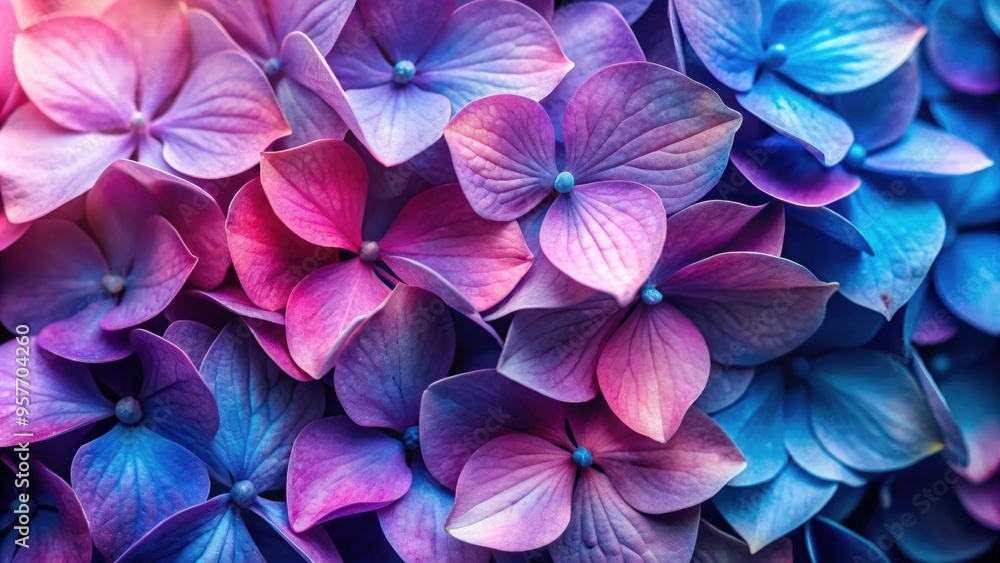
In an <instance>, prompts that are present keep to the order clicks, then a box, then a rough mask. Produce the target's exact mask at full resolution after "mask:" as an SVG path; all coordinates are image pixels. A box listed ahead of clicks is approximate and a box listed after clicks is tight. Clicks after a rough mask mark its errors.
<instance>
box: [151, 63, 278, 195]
mask: <svg viewBox="0 0 1000 563" xmlns="http://www.w3.org/2000/svg"><path fill="white" fill-rule="evenodd" d="M150 131H151V132H153V133H154V134H155V135H156V136H157V137H159V138H160V139H161V140H162V141H163V158H164V160H166V161H167V163H169V164H170V166H172V167H173V168H175V169H177V170H179V171H181V172H183V173H184V174H188V175H191V176H195V177H198V178H222V177H225V176H232V175H234V174H237V173H239V172H242V171H244V170H246V169H248V168H250V167H251V166H254V165H255V164H257V162H258V160H259V159H260V151H262V150H264V149H266V148H267V146H268V145H269V144H271V142H273V141H274V140H275V139H277V138H279V137H284V136H285V135H287V134H288V133H290V132H291V130H290V129H289V127H288V122H287V121H285V118H284V116H282V114H281V108H280V107H279V106H278V100H277V99H276V98H275V97H274V93H273V92H272V91H271V86H270V84H268V82H267V78H266V77H265V76H264V73H263V72H261V70H260V69H259V68H257V65H255V64H254V63H253V61H251V60H250V59H249V58H247V57H246V56H244V55H242V54H240V53H237V52H233V51H223V52H219V53H215V54H213V55H210V56H208V57H206V58H205V60H203V61H201V62H200V63H199V64H198V66H196V67H195V68H194V69H193V70H192V71H191V74H190V75H189V76H188V79H187V81H186V82H185V83H184V86H183V87H182V88H181V91H180V92H179V93H178V94H177V97H176V98H175V99H174V101H173V103H172V104H171V106H170V108H169V109H168V110H167V111H166V113H164V114H163V115H161V116H159V117H157V118H156V119H155V120H153V122H152V124H151V126H150Z"/></svg>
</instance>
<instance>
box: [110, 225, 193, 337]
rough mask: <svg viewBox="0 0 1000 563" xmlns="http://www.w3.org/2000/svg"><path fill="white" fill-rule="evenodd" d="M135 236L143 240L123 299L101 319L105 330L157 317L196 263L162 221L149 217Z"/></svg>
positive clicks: (124, 327) (177, 237)
mask: <svg viewBox="0 0 1000 563" xmlns="http://www.w3.org/2000/svg"><path fill="white" fill-rule="evenodd" d="M138 232H141V233H143V235H144V236H143V239H142V242H141V246H140V247H139V248H138V249H136V250H137V254H136V255H135V256H134V257H133V260H134V261H133V263H132V269H131V271H130V272H129V274H128V276H126V282H125V286H126V287H125V292H124V297H123V298H122V300H121V301H120V302H119V303H118V305H117V306H116V307H115V308H114V309H112V310H111V311H110V312H109V313H108V314H107V315H105V317H104V318H103V319H101V328H103V329H105V330H122V329H126V328H130V327H133V326H136V325H138V324H140V323H143V322H145V321H148V320H149V319H151V318H153V317H155V316H156V315H158V314H160V313H161V312H162V311H163V310H164V309H165V308H166V307H167V305H169V304H170V302H171V301H172V300H173V298H174V296H176V295H177V292H179V291H180V290H181V286H183V285H184V282H185V281H187V278H188V275H189V274H190V273H191V271H192V270H193V269H194V266H195V263H197V261H198V259H197V258H195V257H194V256H192V255H191V252H190V251H189V250H188V249H187V247H186V246H184V241H182V240H181V237H180V235H179V234H177V231H176V230H174V228H173V227H172V226H171V225H170V223H169V222H168V221H167V220H166V219H164V218H163V217H160V216H153V217H150V218H149V219H148V220H147V221H146V223H145V225H143V227H142V230H141V231H138Z"/></svg>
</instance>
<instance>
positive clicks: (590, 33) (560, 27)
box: [542, 2, 646, 140]
mask: <svg viewBox="0 0 1000 563" xmlns="http://www.w3.org/2000/svg"><path fill="white" fill-rule="evenodd" d="M552 31H554V32H555V34H556V37H557V38H558V39H559V46H560V47H562V49H563V51H564V52H565V53H566V56H567V57H569V59H570V60H572V61H573V63H574V66H573V69H572V70H570V71H569V73H568V74H566V76H565V77H564V78H563V79H562V82H560V83H559V86H556V89H555V90H553V91H552V93H551V94H549V95H548V96H546V97H545V99H544V100H542V107H544V108H545V111H546V112H548V114H549V118H550V119H551V120H552V123H553V124H554V125H555V128H556V138H558V139H559V140H562V122H563V113H565V112H566V105H567V103H568V102H569V100H570V98H571V97H572V96H573V93H574V92H576V90H577V89H578V88H579V87H580V85H581V84H583V83H584V81H585V80H587V79H588V78H590V77H591V76H593V75H594V73H596V72H597V71H599V70H601V69H603V68H605V67H607V66H610V65H613V64H615V63H625V62H632V61H644V60H646V58H645V56H644V55H643V54H642V48H641V47H640V46H639V42H638V41H637V40H636V38H635V35H633V33H632V29H631V28H629V26H628V22H627V21H625V18H623V17H622V14H621V13H619V12H618V10H616V9H614V8H613V7H612V6H611V5H609V4H606V3H604V2H589V3H580V4H578V5H575V6H573V9H571V10H559V11H557V12H556V13H555V17H553V18H552Z"/></svg>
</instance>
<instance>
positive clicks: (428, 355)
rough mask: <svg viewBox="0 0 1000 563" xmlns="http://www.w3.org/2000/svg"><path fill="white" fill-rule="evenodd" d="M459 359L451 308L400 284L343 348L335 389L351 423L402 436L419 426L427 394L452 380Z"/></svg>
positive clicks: (421, 291) (335, 379) (423, 293)
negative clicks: (430, 387)
mask: <svg viewBox="0 0 1000 563" xmlns="http://www.w3.org/2000/svg"><path fill="white" fill-rule="evenodd" d="M454 357H455V327H454V324H453V323H452V320H451V316H449V315H448V308H447V307H446V306H445V304H444V303H442V302H441V301H440V300H438V299H436V298H435V297H434V296H433V295H431V294H430V293H427V292H426V291H423V290H421V289H417V288H413V287H407V286H405V285H402V284H400V285H397V286H396V288H395V289H394V290H393V291H392V293H391V294H389V297H388V298H387V299H386V300H385V302H384V303H383V304H382V306H381V307H380V308H379V309H378V310H376V311H375V312H374V313H372V314H371V315H370V316H369V317H368V318H367V319H365V321H364V322H362V323H361V325H360V326H359V327H358V329H357V330H356V331H355V332H354V335H353V336H352V337H351V339H350V340H349V341H348V342H347V344H345V345H344V351H343V353H342V354H341V356H340V359H339V360H338V362H337V371H336V372H335V373H334V387H335V388H336V390H337V397H338V398H339V399H340V403H341V405H342V406H343V407H344V411H345V412H346V413H347V415H348V416H350V417H351V420H353V421H354V422H356V423H358V424H360V425H362V426H368V427H380V428H392V429H393V430H396V431H397V432H400V433H403V432H404V431H405V430H406V429H407V428H409V427H411V426H416V424H417V422H418V420H419V417H420V399H421V396H422V395H423V392H424V389H426V388H427V386H428V385H430V384H431V383H433V382H435V381H437V380H438V379H441V378H442V377H444V376H446V375H447V374H448V368H450V367H451V363H452V360H453V359H454Z"/></svg>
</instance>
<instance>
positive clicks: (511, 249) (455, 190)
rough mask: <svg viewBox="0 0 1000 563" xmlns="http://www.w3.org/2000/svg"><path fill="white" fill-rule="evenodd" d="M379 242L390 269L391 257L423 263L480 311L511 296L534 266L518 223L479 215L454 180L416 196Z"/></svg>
mask: <svg viewBox="0 0 1000 563" xmlns="http://www.w3.org/2000/svg"><path fill="white" fill-rule="evenodd" d="M379 245H380V246H381V248H382V252H383V254H384V257H385V259H386V264H388V265H389V267H390V268H391V267H392V264H391V263H390V261H389V260H390V257H402V258H408V259H410V260H413V261H415V262H419V263H421V264H423V265H425V266H427V267H428V268H430V269H432V270H434V271H435V272H436V273H438V274H439V275H440V276H441V277H443V278H444V279H446V280H448V281H449V282H450V283H451V284H452V285H453V286H454V287H455V288H457V289H458V290H459V291H461V292H462V294H463V295H465V296H466V297H467V298H468V299H469V300H470V301H471V302H472V304H473V306H474V307H475V308H476V309H477V310H479V311H483V310H485V309H488V308H490V307H492V306H493V305H496V304H497V303H498V302H499V301H500V300H501V299H503V298H504V297H506V296H507V294H508V293H510V291H511V290H512V289H514V286H515V285H517V282H519V281H521V278H522V277H523V276H524V274H525V273H526V272H527V271H528V268H530V267H531V252H530V251H529V250H528V247H527V245H526V244H525V242H524V237H523V236H522V235H521V229H520V228H519V227H518V226H517V223H512V222H507V223H502V222H496V221H488V220H486V219H483V218H482V217H480V216H479V215H476V213H475V212H474V211H473V210H472V207H470V206H469V202H468V201H467V200H466V199H465V196H464V195H463V194H462V190H461V189H459V187H458V186H457V185H455V184H450V185H447V186H439V187H436V188H431V189H429V190H426V191H424V192H421V193H419V194H417V195H416V196H415V197H414V198H413V199H411V200H410V201H409V203H407V204H406V206H405V207H404V208H403V210H402V211H400V213H399V215H398V216H397V217H396V220H395V222H393V224H392V226H391V227H390V228H389V232H388V233H386V235H385V237H384V238H383V239H382V240H381V241H380V242H379Z"/></svg>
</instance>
